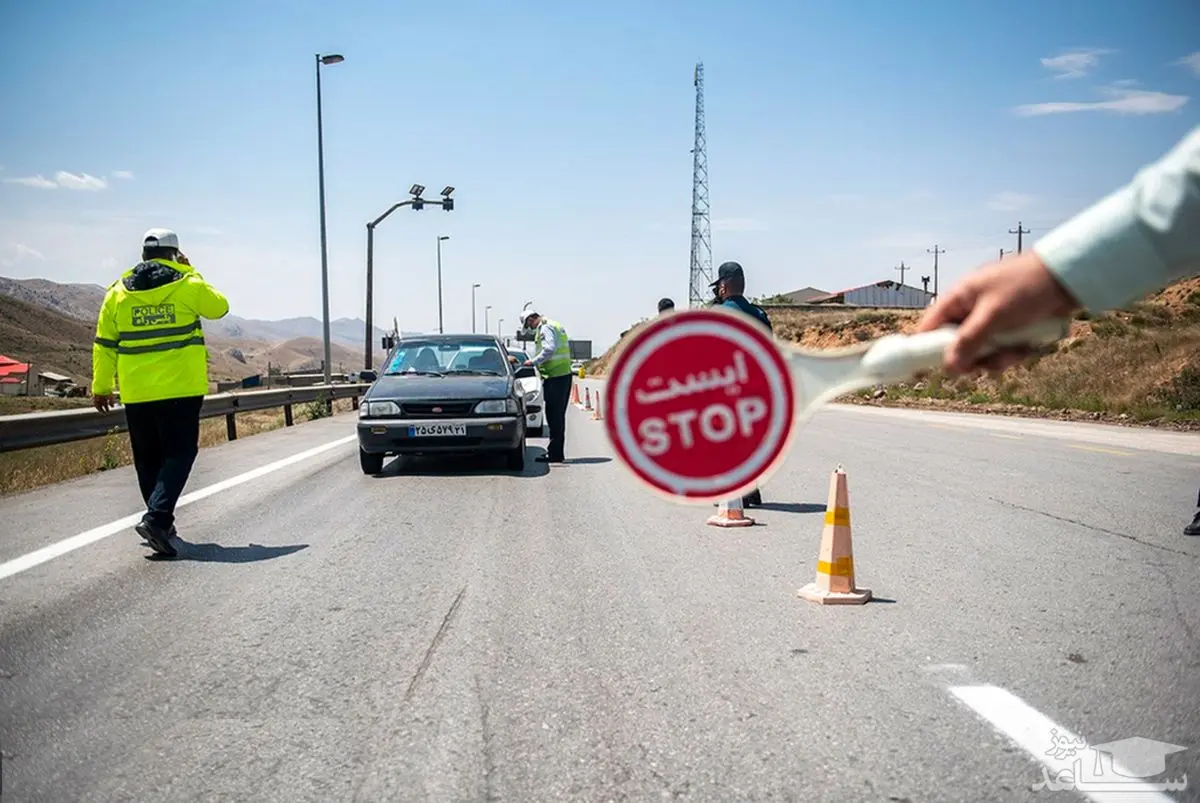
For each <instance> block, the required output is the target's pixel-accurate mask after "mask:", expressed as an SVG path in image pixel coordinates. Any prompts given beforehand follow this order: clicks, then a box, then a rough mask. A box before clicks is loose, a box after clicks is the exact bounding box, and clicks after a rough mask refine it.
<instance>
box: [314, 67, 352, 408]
mask: <svg viewBox="0 0 1200 803" xmlns="http://www.w3.org/2000/svg"><path fill="white" fill-rule="evenodd" d="M341 61H345V59H344V58H343V57H342V56H339V55H337V54H330V55H328V56H322V55H321V54H320V53H317V54H316V65H317V183H318V184H319V185H320V193H321V308H322V328H323V334H324V339H325V360H324V372H325V384H326V385H328V384H330V381H331V380H330V370H329V369H330V365H329V362H330V356H329V245H328V239H327V238H326V235H325V133H324V130H323V128H324V125H323V122H322V119H321V65H323V64H324V65H328V64H337V63H338V62H341Z"/></svg>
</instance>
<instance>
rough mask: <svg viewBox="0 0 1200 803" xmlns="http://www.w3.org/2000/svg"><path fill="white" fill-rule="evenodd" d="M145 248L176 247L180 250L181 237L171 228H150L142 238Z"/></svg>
mask: <svg viewBox="0 0 1200 803" xmlns="http://www.w3.org/2000/svg"><path fill="white" fill-rule="evenodd" d="M142 247H143V248H174V249H175V250H177V251H178V250H179V237H178V235H176V234H175V232H173V231H171V230H170V229H150V231H148V232H146V236H145V237H143V238H142Z"/></svg>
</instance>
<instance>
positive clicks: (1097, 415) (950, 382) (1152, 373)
mask: <svg viewBox="0 0 1200 803" xmlns="http://www.w3.org/2000/svg"><path fill="white" fill-rule="evenodd" d="M767 310H768V312H769V314H770V315H771V320H772V322H773V323H774V325H775V334H776V337H778V338H779V339H780V340H784V341H788V342H792V343H795V344H797V345H801V346H806V347H810V348H831V347H836V346H846V345H851V344H854V343H859V342H863V341H867V340H871V339H873V338H877V337H880V336H882V335H885V334H888V333H891V332H908V331H911V330H912V329H913V328H914V327H915V326H916V323H917V319H918V318H919V316H920V312H919V311H912V312H909V311H894V310H870V309H847V308H840V309H837V308H831V309H821V310H815V309H812V308H807V309H806V308H791V309H789V308H782V307H779V308H771V307H767ZM619 347H620V344H618V345H617V346H614V347H613V348H612V349H609V350H608V351H607V352H606V353H605V354H604V355H603V356H601V357H600V358H599V359H597V360H595V361H593V362H592V363H591V364H589V365H588V368H587V371H588V373H589V374H591V375H594V376H603V375H604V373H605V372H606V371H607V369H608V365H609V363H610V362H611V361H612V357H613V355H614V354H615V352H616V349H617V348H619ZM843 401H848V402H853V403H859V404H880V405H893V406H910V407H933V408H941V409H953V410H959V411H973V412H989V413H999V414H1009V415H1034V416H1042V417H1058V418H1083V419H1092V420H1107V421H1113V422H1129V423H1132V422H1138V423H1147V424H1158V425H1170V426H1175V427H1183V428H1188V429H1193V428H1200V276H1197V277H1193V278H1190V279H1185V280H1183V281H1180V282H1176V283H1175V284H1173V285H1171V286H1170V287H1167V288H1166V289H1165V290H1163V291H1161V292H1158V293H1154V294H1152V295H1150V296H1148V297H1147V298H1146V299H1144V300H1142V301H1140V302H1138V303H1136V304H1132V305H1130V307H1129V308H1128V309H1124V310H1117V311H1114V312H1110V313H1106V314H1104V315H1101V316H1093V315H1090V314H1087V313H1081V314H1080V315H1078V316H1076V320H1075V321H1074V323H1073V324H1072V326H1071V333H1070V336H1069V337H1068V338H1067V339H1066V340H1064V341H1062V342H1061V343H1059V344H1058V346H1057V349H1056V350H1055V351H1054V352H1053V353H1050V354H1047V355H1045V356H1042V357H1040V358H1037V359H1033V360H1030V361H1029V363H1028V364H1027V365H1025V366H1022V367H1019V368H1015V369H1013V370H1011V371H1008V372H1006V373H1005V374H1004V375H1003V376H1001V377H999V378H992V377H989V376H982V377H957V378H953V379H952V378H949V377H946V376H944V375H943V374H941V373H940V372H935V373H933V374H932V375H930V376H929V377H926V378H925V379H923V380H921V381H918V382H915V383H911V384H910V383H904V384H900V385H897V386H892V387H879V388H873V389H870V390H867V391H864V392H862V393H860V394H857V395H856V396H854V397H851V398H848V399H843Z"/></svg>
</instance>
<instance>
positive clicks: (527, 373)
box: [517, 365, 537, 379]
mask: <svg viewBox="0 0 1200 803" xmlns="http://www.w3.org/2000/svg"><path fill="white" fill-rule="evenodd" d="M531 376H537V369H536V368H534V367H533V366H532V365H522V366H521V367H520V368H518V369H517V379H525V378H527V377H531Z"/></svg>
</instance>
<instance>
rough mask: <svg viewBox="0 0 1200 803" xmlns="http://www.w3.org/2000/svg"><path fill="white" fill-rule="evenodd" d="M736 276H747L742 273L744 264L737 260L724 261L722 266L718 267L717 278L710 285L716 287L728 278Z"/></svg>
mask: <svg viewBox="0 0 1200 803" xmlns="http://www.w3.org/2000/svg"><path fill="white" fill-rule="evenodd" d="M735 276H736V277H738V278H743V279H744V278H745V274H744V273H742V266H741V265H739V264H738V263H736V262H722V263H721V267H719V268H717V280H716V281H715V282H713V283H712V284H710V285H709V287H716V286H717V285H718V284H720V283H721V282H723V281H725V280H726V279H732V278H734V277H735Z"/></svg>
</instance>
